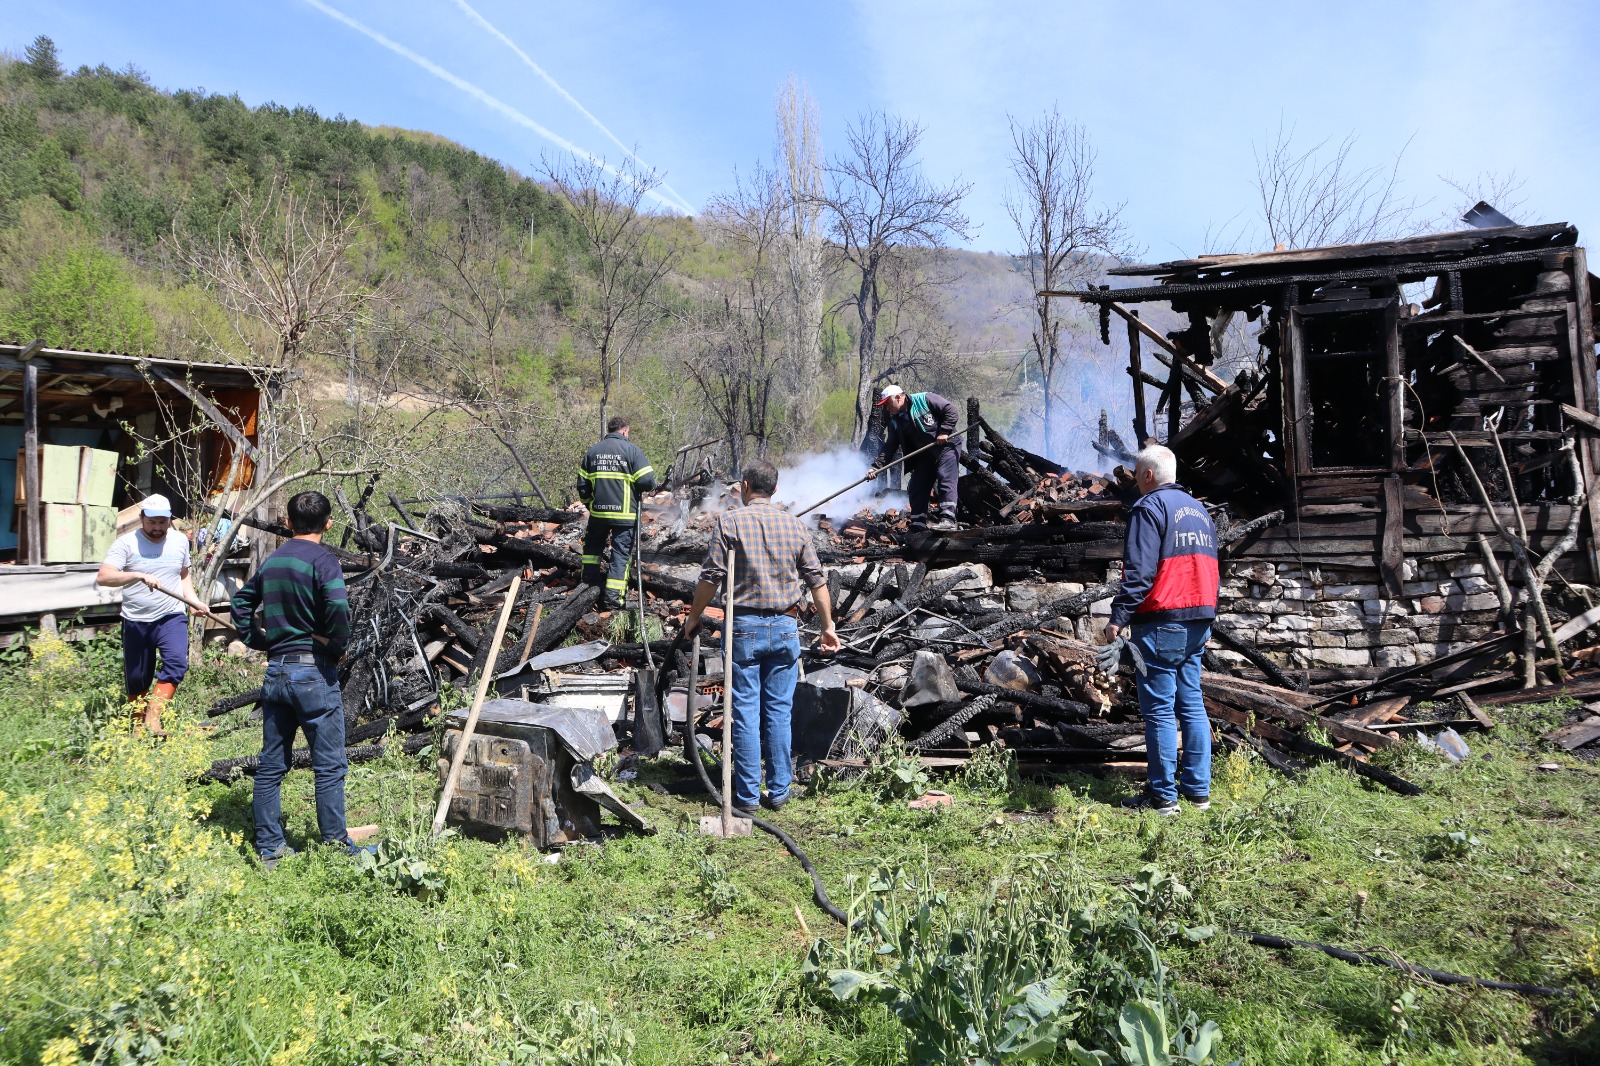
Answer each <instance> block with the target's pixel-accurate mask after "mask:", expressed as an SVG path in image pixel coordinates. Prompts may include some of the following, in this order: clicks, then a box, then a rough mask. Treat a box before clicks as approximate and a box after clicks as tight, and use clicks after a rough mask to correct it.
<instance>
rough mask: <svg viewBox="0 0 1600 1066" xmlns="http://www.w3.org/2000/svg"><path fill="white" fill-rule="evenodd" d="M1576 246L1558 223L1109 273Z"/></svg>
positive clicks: (1190, 275)
mask: <svg viewBox="0 0 1600 1066" xmlns="http://www.w3.org/2000/svg"><path fill="white" fill-rule="evenodd" d="M1577 243H1578V231H1577V230H1576V229H1574V228H1573V227H1572V226H1570V225H1568V224H1567V223H1565V222H1556V223H1552V224H1550V225H1545V226H1502V227H1500V228H1498V229H1469V230H1460V231H1457V232H1455V233H1433V234H1428V235H1426V236H1422V237H1406V238H1404V239H1402V240H1396V241H1373V242H1370V243H1368V244H1335V245H1329V246H1327V247H1325V248H1295V249H1292V250H1289V251H1278V252H1260V253H1257V254H1254V255H1207V256H1201V257H1200V258H1199V259H1175V260H1173V261H1171V262H1167V263H1152V264H1137V265H1132V266H1122V267H1114V268H1113V269H1111V270H1108V271H1106V273H1108V274H1115V275H1119V276H1123V277H1163V278H1170V279H1171V280H1173V281H1178V282H1191V283H1192V282H1197V281H1202V280H1213V279H1220V278H1222V277H1232V276H1236V275H1247V274H1248V275H1262V274H1276V273H1280V272H1282V271H1285V270H1294V269H1295V268H1299V267H1316V268H1325V267H1335V266H1357V265H1363V264H1368V263H1379V262H1392V263H1397V264H1398V263H1405V264H1413V263H1421V262H1431V261H1437V260H1441V259H1458V258H1461V257H1463V256H1479V255H1494V254H1496V253H1499V252H1512V251H1522V250H1528V249H1536V248H1554V247H1560V246H1563V245H1573V244H1577Z"/></svg>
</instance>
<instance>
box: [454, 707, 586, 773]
mask: <svg viewBox="0 0 1600 1066" xmlns="http://www.w3.org/2000/svg"><path fill="white" fill-rule="evenodd" d="M450 717H451V719H452V721H451V722H450V726H452V727H455V728H459V725H458V723H457V722H456V721H455V720H456V719H460V721H462V722H465V721H466V717H467V712H466V711H464V710H455V711H452V712H450ZM479 720H480V721H484V722H496V723H499V724H502V725H523V726H540V727H542V728H545V729H548V730H550V731H551V732H553V733H555V734H556V736H558V737H560V738H561V743H562V744H564V745H565V746H566V748H567V750H568V751H570V752H571V753H572V757H573V758H575V759H579V760H587V759H592V758H594V757H595V756H596V755H599V754H601V753H602V752H607V751H610V750H611V749H612V748H615V747H616V746H617V736H616V734H615V733H613V732H612V731H611V723H610V722H609V721H607V720H606V716H605V715H604V714H603V713H601V712H600V711H596V710H593V709H591V708H588V707H555V706H552V705H550V704H547V703H529V702H528V701H526V700H489V701H487V702H486V703H484V705H483V709H482V710H481V711H479Z"/></svg>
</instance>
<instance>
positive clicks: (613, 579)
mask: <svg viewBox="0 0 1600 1066" xmlns="http://www.w3.org/2000/svg"><path fill="white" fill-rule="evenodd" d="M633 533H634V528H633V523H632V522H610V521H607V520H606V519H604V518H595V517H594V516H592V515H591V516H590V517H589V527H588V528H587V529H585V530H584V532H583V583H584V584H585V585H596V586H599V587H601V588H604V589H605V596H606V599H608V600H611V599H614V600H617V601H618V602H620V601H622V600H625V599H627V596H628V572H629V568H630V566H631V564H632V562H633ZM607 542H610V547H609V549H608V548H607ZM608 550H609V553H610V557H609V558H607V552H608Z"/></svg>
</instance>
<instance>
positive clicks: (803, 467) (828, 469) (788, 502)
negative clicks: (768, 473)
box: [773, 448, 907, 524]
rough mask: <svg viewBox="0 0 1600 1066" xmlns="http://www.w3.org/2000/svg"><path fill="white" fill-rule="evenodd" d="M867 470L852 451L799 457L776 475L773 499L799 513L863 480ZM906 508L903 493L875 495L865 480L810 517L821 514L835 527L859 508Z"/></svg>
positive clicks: (874, 487)
mask: <svg viewBox="0 0 1600 1066" xmlns="http://www.w3.org/2000/svg"><path fill="white" fill-rule="evenodd" d="M867 469H868V467H867V460H866V457H865V456H863V455H862V454H861V453H860V452H858V451H856V450H855V449H854V448H835V449H833V450H832V451H829V452H822V453H820V454H815V455H802V456H800V457H799V458H798V459H797V460H796V461H795V462H794V464H793V465H791V466H787V467H784V468H783V469H782V470H780V471H779V472H778V491H777V493H776V494H774V496H773V499H774V500H775V501H777V502H778V503H781V504H784V505H785V506H787V507H788V508H789V510H790V511H799V510H800V509H801V508H802V507H810V506H811V505H812V504H814V503H816V502H817V501H818V500H820V499H822V498H823V497H824V496H827V495H829V494H830V493H834V492H837V491H839V489H841V488H842V487H844V486H845V485H848V484H849V483H850V482H852V481H856V480H858V479H860V478H862V477H865V476H866V473H867ZM906 505H907V499H906V494H905V493H903V492H891V493H889V494H887V495H885V496H879V495H878V485H877V482H875V481H869V482H867V483H866V484H864V485H857V486H856V487H855V488H853V489H851V490H850V491H849V492H847V493H845V494H844V495H843V496H840V497H839V498H838V499H836V500H830V501H828V503H827V504H826V505H825V506H823V507H821V508H819V509H818V510H816V511H813V512H812V514H825V515H827V516H828V518H829V520H831V521H833V522H834V523H835V524H837V523H839V522H842V521H844V520H845V519H847V518H849V517H850V516H851V515H854V514H855V513H856V512H857V511H859V510H861V509H862V508H863V507H867V506H870V507H872V509H873V510H875V511H885V510H888V509H889V508H891V507H896V508H900V509H901V510H904V509H905V507H906ZM807 517H808V518H809V517H810V516H809V515H808V516H807Z"/></svg>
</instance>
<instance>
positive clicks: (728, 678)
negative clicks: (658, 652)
mask: <svg viewBox="0 0 1600 1066" xmlns="http://www.w3.org/2000/svg"><path fill="white" fill-rule="evenodd" d="M736 555H738V552H737V550H735V549H734V548H729V549H728V579H727V583H726V585H725V586H724V591H723V593H722V836H723V839H727V838H728V837H731V836H732V835H733V567H734V557H735V556H736ZM689 702H690V703H691V704H692V703H693V702H694V695H693V693H691V694H690V697H689ZM691 713H692V712H691Z"/></svg>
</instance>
